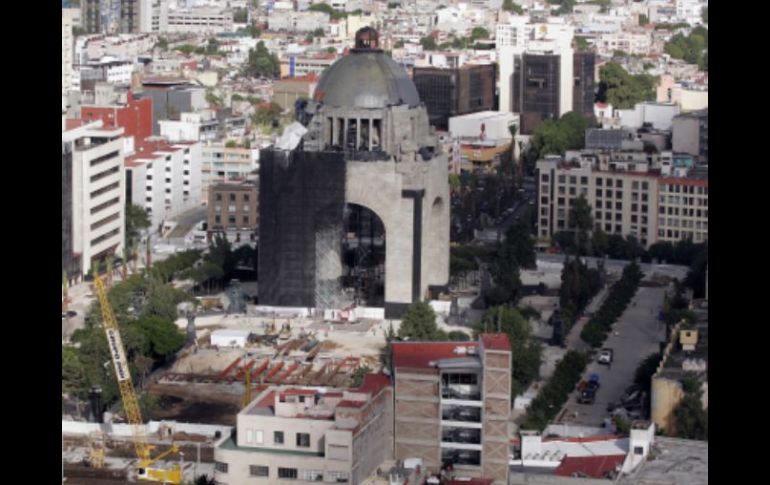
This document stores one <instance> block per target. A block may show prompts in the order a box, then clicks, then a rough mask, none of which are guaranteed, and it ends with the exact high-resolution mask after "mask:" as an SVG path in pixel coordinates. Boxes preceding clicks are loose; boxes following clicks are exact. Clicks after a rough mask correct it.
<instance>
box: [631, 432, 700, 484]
mask: <svg viewBox="0 0 770 485" xmlns="http://www.w3.org/2000/svg"><path fill="white" fill-rule="evenodd" d="M708 469H709V444H708V441H697V440H685V439H680V438H666V437H661V436H657V437H655V442H654V443H653V444H652V447H651V448H650V455H649V457H648V458H647V460H645V462H644V463H642V465H640V467H639V469H638V470H636V471H635V472H634V473H631V474H630V475H629V476H628V477H625V478H624V479H622V480H621V481H620V483H621V484H622V485H641V484H661V485H663V484H665V485H702V484H704V483H708V480H709V477H708Z"/></svg>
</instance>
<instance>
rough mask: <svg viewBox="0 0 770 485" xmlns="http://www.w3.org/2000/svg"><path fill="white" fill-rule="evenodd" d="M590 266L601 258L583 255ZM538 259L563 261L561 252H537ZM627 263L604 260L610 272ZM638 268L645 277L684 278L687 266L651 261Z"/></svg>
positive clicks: (619, 269)
mask: <svg viewBox="0 0 770 485" xmlns="http://www.w3.org/2000/svg"><path fill="white" fill-rule="evenodd" d="M582 259H583V260H584V261H585V262H586V264H587V265H588V266H589V267H590V268H595V267H596V263H597V261H599V260H600V259H601V258H595V257H593V256H591V257H584V258H582ZM537 260H538V261H546V262H549V263H563V262H564V255H563V254H547V253H537ZM628 264H629V261H626V260H623V259H607V260H605V263H604V267H605V268H606V269H607V271H609V272H612V273H618V274H619V273H621V272H622V271H623V268H624V267H626V265H628ZM639 268H640V269H641V270H642V272H643V273H644V274H645V279H649V278H651V277H652V276H653V275H654V274H658V275H661V276H668V277H670V278H679V279H680V280H682V279H684V278H685V276H687V271H688V270H689V268H688V267H687V266H679V265H674V264H652V263H640V264H639Z"/></svg>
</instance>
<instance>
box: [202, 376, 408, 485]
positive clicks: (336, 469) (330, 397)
mask: <svg viewBox="0 0 770 485" xmlns="http://www.w3.org/2000/svg"><path fill="white" fill-rule="evenodd" d="M392 434H393V394H392V388H391V387H390V385H389V379H388V377H387V376H384V375H380V374H368V375H366V376H365V377H364V381H363V383H362V384H361V386H360V387H358V388H354V389H347V390H335V389H328V390H327V389H318V388H307V387H304V388H300V387H288V386H280V387H279V386H270V387H268V388H267V389H264V390H263V391H262V392H260V393H259V394H258V395H257V397H256V398H255V399H254V400H253V401H252V403H251V404H250V405H248V406H246V407H245V408H244V409H243V410H242V411H241V412H240V413H238V417H237V425H236V434H235V437H227V438H225V439H223V440H222V441H221V442H220V443H218V444H217V447H216V448H215V450H214V460H215V463H214V478H215V479H216V481H217V483H219V484H222V485H241V484H245V483H264V484H273V483H288V482H291V483H300V484H304V483H316V482H319V481H323V482H326V483H351V484H357V483H362V482H363V480H364V479H365V478H367V477H368V476H369V475H371V474H372V473H373V472H374V471H375V470H376V469H377V467H378V466H379V465H380V464H381V463H382V462H383V461H384V460H386V459H390V458H391V457H392V452H391V443H392Z"/></svg>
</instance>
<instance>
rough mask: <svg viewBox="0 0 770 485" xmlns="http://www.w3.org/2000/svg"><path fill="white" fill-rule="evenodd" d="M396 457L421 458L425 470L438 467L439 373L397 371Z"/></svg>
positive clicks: (439, 450) (439, 431)
mask: <svg viewBox="0 0 770 485" xmlns="http://www.w3.org/2000/svg"><path fill="white" fill-rule="evenodd" d="M395 396H396V399H395V416H396V421H395V430H394V431H395V458H396V459H397V460H405V459H407V458H421V459H422V460H423V465H424V467H425V468H426V469H430V470H438V468H439V467H440V466H441V449H440V448H439V442H440V441H441V430H440V423H441V421H440V419H441V416H440V412H441V411H440V409H439V376H438V374H425V373H410V372H409V371H408V370H405V371H399V370H396V379H395Z"/></svg>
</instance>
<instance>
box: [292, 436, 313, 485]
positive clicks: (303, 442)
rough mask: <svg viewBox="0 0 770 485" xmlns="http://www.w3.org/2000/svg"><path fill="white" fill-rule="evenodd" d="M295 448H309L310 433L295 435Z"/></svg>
mask: <svg viewBox="0 0 770 485" xmlns="http://www.w3.org/2000/svg"><path fill="white" fill-rule="evenodd" d="M297 446H299V447H300V448H310V433H297ZM295 473H296V470H295ZM294 478H296V476H295V477H294Z"/></svg>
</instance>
